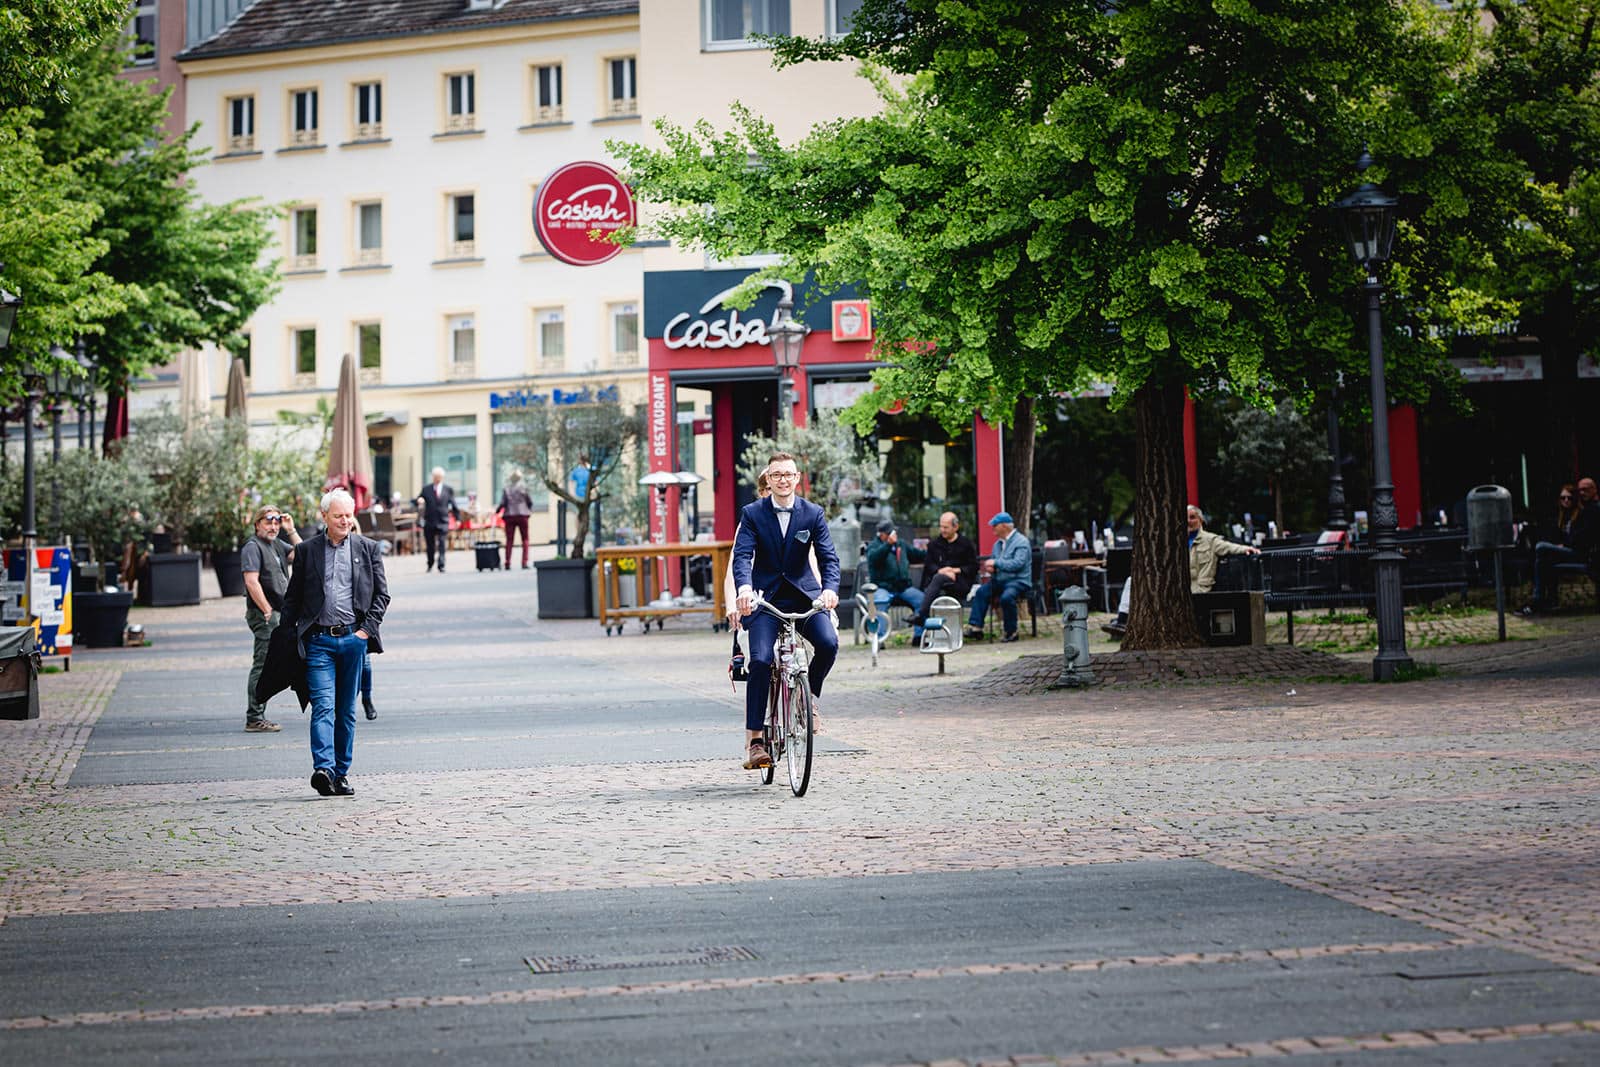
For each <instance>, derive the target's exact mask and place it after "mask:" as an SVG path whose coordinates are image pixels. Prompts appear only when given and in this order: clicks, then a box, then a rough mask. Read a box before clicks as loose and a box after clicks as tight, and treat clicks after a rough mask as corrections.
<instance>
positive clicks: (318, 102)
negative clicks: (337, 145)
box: [286, 85, 322, 145]
mask: <svg viewBox="0 0 1600 1067" xmlns="http://www.w3.org/2000/svg"><path fill="white" fill-rule="evenodd" d="M302 100H304V101H307V102H309V104H310V106H309V108H307V107H304V106H302ZM308 110H309V111H310V115H309V116H308V115H307V114H306V112H307V111H308ZM286 118H287V121H288V123H289V143H290V144H291V145H314V144H321V143H322V92H321V90H320V88H319V87H318V86H315V85H301V86H296V87H295V88H292V89H290V90H289V108H288V115H287V116H286ZM307 118H309V120H310V125H309V126H303V125H301V123H302V122H304V121H305V120H306V119H307Z"/></svg>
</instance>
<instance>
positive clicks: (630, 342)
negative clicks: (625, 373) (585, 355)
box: [611, 304, 639, 367]
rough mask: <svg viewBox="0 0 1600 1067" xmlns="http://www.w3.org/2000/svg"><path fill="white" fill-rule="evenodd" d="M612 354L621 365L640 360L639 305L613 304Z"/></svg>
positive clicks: (614, 359) (626, 365) (614, 361)
mask: <svg viewBox="0 0 1600 1067" xmlns="http://www.w3.org/2000/svg"><path fill="white" fill-rule="evenodd" d="M611 355H612V362H613V363H614V364H615V365H617V366H619V367H631V366H634V365H636V364H637V363H638V362H639V305H638V304H613V305H611Z"/></svg>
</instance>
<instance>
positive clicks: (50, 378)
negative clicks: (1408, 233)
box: [44, 345, 77, 538]
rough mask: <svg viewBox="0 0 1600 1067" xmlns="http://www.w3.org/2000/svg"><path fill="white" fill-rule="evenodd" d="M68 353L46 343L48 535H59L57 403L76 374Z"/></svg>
mask: <svg viewBox="0 0 1600 1067" xmlns="http://www.w3.org/2000/svg"><path fill="white" fill-rule="evenodd" d="M73 366H75V363H74V361H73V359H72V356H71V354H70V353H68V352H67V350H66V349H64V348H62V347H61V346H60V345H51V346H50V361H49V363H47V364H46V365H45V367H44V391H45V396H46V398H47V399H46V402H47V403H48V404H49V405H50V535H51V536H52V537H56V538H61V537H62V530H61V404H62V402H63V401H65V400H66V399H68V398H69V397H70V396H71V395H72V389H73V385H74V384H75V383H76V382H77V376H76V375H74V374H73V373H72V370H71V368H72V367H73Z"/></svg>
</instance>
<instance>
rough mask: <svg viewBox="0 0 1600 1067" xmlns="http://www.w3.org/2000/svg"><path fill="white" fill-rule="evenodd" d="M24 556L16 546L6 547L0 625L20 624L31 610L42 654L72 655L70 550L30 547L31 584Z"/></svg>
mask: <svg viewBox="0 0 1600 1067" xmlns="http://www.w3.org/2000/svg"><path fill="white" fill-rule="evenodd" d="M28 580H29V579H28V558H27V555H26V554H25V553H24V551H23V550H22V549H20V548H11V549H7V550H6V581H5V582H3V583H0V625H5V626H20V625H22V622H23V620H24V619H26V618H27V617H28V615H29V612H30V611H31V612H32V614H33V615H34V616H35V617H36V622H35V624H34V637H35V639H36V640H37V642H38V645H39V653H40V654H41V655H45V656H70V655H72V550H71V549H70V548H36V549H34V550H33V579H32V580H33V586H32V588H31V589H30V588H29V586H28Z"/></svg>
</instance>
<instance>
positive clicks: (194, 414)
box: [178, 348, 211, 427]
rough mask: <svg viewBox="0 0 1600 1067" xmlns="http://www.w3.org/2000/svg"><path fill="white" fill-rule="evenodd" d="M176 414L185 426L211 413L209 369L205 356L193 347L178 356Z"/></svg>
mask: <svg viewBox="0 0 1600 1067" xmlns="http://www.w3.org/2000/svg"><path fill="white" fill-rule="evenodd" d="M178 414H179V415H181V416H183V424H184V426H185V427H188V426H192V425H194V424H195V423H196V422H199V421H201V420H202V419H204V418H205V417H206V416H207V415H209V414H211V371H210V368H209V367H208V366H207V364H206V357H205V356H203V355H201V354H200V353H199V352H196V351H194V350H193V349H187V348H186V349H184V351H183V354H182V355H181V356H179V357H178Z"/></svg>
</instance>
